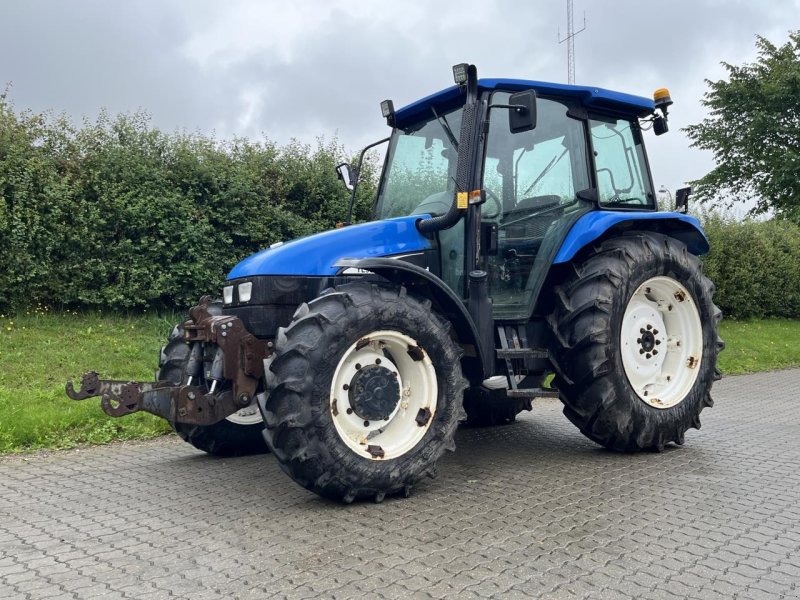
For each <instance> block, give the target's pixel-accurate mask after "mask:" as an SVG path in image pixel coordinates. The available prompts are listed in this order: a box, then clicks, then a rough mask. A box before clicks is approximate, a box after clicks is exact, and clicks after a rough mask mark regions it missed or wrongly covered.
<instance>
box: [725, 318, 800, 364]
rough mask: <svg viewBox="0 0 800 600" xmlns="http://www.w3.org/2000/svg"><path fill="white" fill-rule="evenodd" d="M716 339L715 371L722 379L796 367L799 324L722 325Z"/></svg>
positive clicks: (777, 321) (786, 321)
mask: <svg viewBox="0 0 800 600" xmlns="http://www.w3.org/2000/svg"><path fill="white" fill-rule="evenodd" d="M720 335H721V336H722V339H723V340H725V350H724V351H723V352H722V353H721V354H720V355H719V368H720V370H721V371H722V372H723V373H725V374H726V375H739V374H742V373H754V372H756V371H772V370H775V369H787V368H789V367H797V366H800V320H798V321H794V320H790V319H765V320H763V321H723V322H722V326H721V328H720Z"/></svg>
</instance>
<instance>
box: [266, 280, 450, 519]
mask: <svg viewBox="0 0 800 600" xmlns="http://www.w3.org/2000/svg"><path fill="white" fill-rule="evenodd" d="M275 350H276V358H275V360H274V361H273V363H272V366H271V369H272V371H273V372H274V373H275V376H276V386H275V388H274V389H273V390H272V391H271V393H270V395H269V397H268V398H267V399H266V401H265V403H264V404H263V405H260V406H261V409H262V413H263V416H264V422H265V423H266V426H267V428H266V433H265V435H266V436H267V438H268V440H269V443H270V446H271V448H272V450H273V452H274V454H275V456H276V458H277V459H278V462H279V463H280V466H281V468H282V469H283V470H284V471H285V472H286V473H287V474H288V475H289V476H290V477H291V478H292V479H294V480H295V481H296V482H297V483H299V484H300V485H302V486H303V487H305V488H306V489H309V490H311V491H313V492H315V493H317V494H319V495H321V496H324V497H326V498H330V499H333V500H338V501H342V502H346V503H349V502H352V501H353V500H356V499H363V498H370V499H374V500H375V501H378V502H380V501H381V500H383V498H384V496H386V495H393V494H398V493H404V494H406V495H408V494H409V493H410V490H411V487H412V486H413V485H414V484H415V483H417V482H418V481H419V480H420V479H421V478H422V477H424V476H425V475H429V476H431V477H433V476H434V475H435V469H436V461H437V460H438V459H439V458H440V457H441V455H442V454H443V453H444V451H445V450H454V449H455V443H454V441H453V436H454V433H455V430H456V427H457V426H458V421H459V418H460V417H461V416H462V414H463V408H462V406H463V392H464V388H465V386H466V380H465V379H464V377H463V376H462V374H461V366H460V357H461V348H460V347H459V346H458V345H457V344H456V343H455V342H454V341H453V339H452V338H451V337H450V324H449V323H448V322H447V321H444V320H442V319H440V318H439V317H438V316H437V315H436V314H435V313H434V312H433V311H432V310H431V305H430V301H422V300H419V299H417V298H414V297H412V296H409V295H407V294H406V289H405V288H403V287H396V286H389V285H372V284H368V283H356V284H351V285H345V286H341V287H339V288H337V289H336V290H333V291H332V292H330V293H328V294H325V295H323V296H320V297H319V298H316V299H315V300H313V301H311V302H310V303H308V304H303V305H301V306H300V308H298V310H297V312H296V313H295V315H294V318H293V320H292V323H291V324H290V325H289V327H287V328H286V329H280V330H279V332H278V338H277V340H276V344H275Z"/></svg>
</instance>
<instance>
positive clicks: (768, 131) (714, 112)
mask: <svg viewBox="0 0 800 600" xmlns="http://www.w3.org/2000/svg"><path fill="white" fill-rule="evenodd" d="M756 47H757V49H758V59H757V60H756V61H755V62H754V63H745V64H743V65H742V66H735V65H731V64H728V63H726V62H723V63H722V65H723V66H724V67H725V69H727V71H728V80H727V81H726V80H719V81H710V80H708V79H707V80H706V83H707V84H708V86H709V88H710V90H709V91H708V92H706V93H705V95H704V97H703V104H704V105H705V106H706V107H708V109H709V112H710V115H709V116H708V117H707V118H706V119H704V120H703V121H702V122H701V123H698V124H696V125H690V126H689V127H687V128H686V129H684V131H685V132H686V133H687V134H688V136H689V138H691V140H692V146H694V147H697V148H702V149H704V150H711V151H712V152H713V153H714V157H715V159H716V162H717V166H716V167H715V168H714V169H713V170H712V171H711V172H710V173H708V174H707V175H705V176H704V177H702V178H701V179H699V180H697V181H695V182H693V184H694V185H695V192H696V194H697V196H698V198H699V200H700V201H716V202H717V203H720V204H725V205H727V206H728V207H730V206H733V205H734V204H735V203H737V202H746V201H754V202H755V206H754V207H753V208H752V209H751V210H750V213H751V214H753V215H757V214H763V213H766V212H768V211H770V210H772V211H773V212H774V213H775V215H776V216H778V217H783V218H787V219H791V220H793V221H795V222H800V30H798V31H793V32H790V33H789V41H788V42H787V43H786V44H784V45H783V46H780V47H778V46H775V45H774V44H772V43H771V42H770V41H769V40H767V39H765V38H763V37H761V36H757V39H756Z"/></svg>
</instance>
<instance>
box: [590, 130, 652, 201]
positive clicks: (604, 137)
mask: <svg viewBox="0 0 800 600" xmlns="http://www.w3.org/2000/svg"><path fill="white" fill-rule="evenodd" d="M590 127H591V132H592V146H593V147H594V161H595V165H596V166H597V184H598V192H599V194H600V203H601V204H603V205H605V206H608V207H612V206H618V207H623V208H624V207H625V206H630V207H637V208H640V207H642V206H652V205H653V192H652V189H651V186H650V181H649V179H648V175H647V169H646V168H645V161H644V151H643V150H642V143H641V137H640V133H639V131H638V124H637V123H634V122H632V121H628V120H624V119H614V118H609V119H606V118H603V119H600V118H596V119H591V121H590Z"/></svg>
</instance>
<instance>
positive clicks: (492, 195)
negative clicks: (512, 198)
mask: <svg viewBox="0 0 800 600" xmlns="http://www.w3.org/2000/svg"><path fill="white" fill-rule="evenodd" d="M483 191H484V192H486V197H487V198H488V199H489V200H491V201H492V202H494V205H495V207H496V208H497V210H495V212H494V214H491V215H482V217H483V218H484V219H496V218H497V217H498V216H500V213H501V212H502V210H503V204H502V202H500V198H498V197H497V194H495V193H494V192H493V191H492V190H490V189H488V188H484V190H483Z"/></svg>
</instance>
